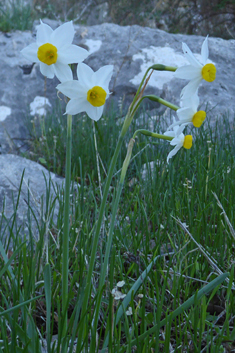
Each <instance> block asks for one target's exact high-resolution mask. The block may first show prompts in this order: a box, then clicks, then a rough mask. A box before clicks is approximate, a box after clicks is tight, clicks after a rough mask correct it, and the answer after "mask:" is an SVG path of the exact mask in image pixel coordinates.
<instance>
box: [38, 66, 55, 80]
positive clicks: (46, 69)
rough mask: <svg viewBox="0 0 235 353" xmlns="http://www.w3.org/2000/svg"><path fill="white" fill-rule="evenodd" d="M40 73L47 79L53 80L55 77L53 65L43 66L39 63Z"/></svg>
mask: <svg viewBox="0 0 235 353" xmlns="http://www.w3.org/2000/svg"><path fill="white" fill-rule="evenodd" d="M40 71H41V73H42V74H43V75H44V76H46V77H47V78H53V77H54V76H55V72H54V64H53V65H47V64H44V63H43V62H40Z"/></svg>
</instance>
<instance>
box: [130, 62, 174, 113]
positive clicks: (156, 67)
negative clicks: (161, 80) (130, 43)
mask: <svg viewBox="0 0 235 353" xmlns="http://www.w3.org/2000/svg"><path fill="white" fill-rule="evenodd" d="M150 70H157V71H172V72H174V71H176V70H177V67H174V66H165V65H161V64H155V65H152V66H150V67H149V68H148V69H147V70H146V72H145V74H144V77H143V79H142V81H141V83H140V85H139V88H138V90H137V92H136V95H135V97H134V99H133V102H132V103H131V106H130V111H132V110H133V107H134V105H135V103H136V101H137V99H138V97H139V93H140V91H141V88H142V86H143V84H144V82H145V79H146V77H147V75H148V73H149V71H150ZM162 104H163V103H162Z"/></svg>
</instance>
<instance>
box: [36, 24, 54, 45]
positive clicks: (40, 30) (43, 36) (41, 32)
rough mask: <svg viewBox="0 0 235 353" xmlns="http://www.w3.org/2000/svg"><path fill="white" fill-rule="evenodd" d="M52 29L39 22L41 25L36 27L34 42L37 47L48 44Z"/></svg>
mask: <svg viewBox="0 0 235 353" xmlns="http://www.w3.org/2000/svg"><path fill="white" fill-rule="evenodd" d="M52 33H53V29H52V28H51V27H50V26H48V25H47V24H46V23H43V22H42V21H41V24H40V25H39V26H38V27H37V34H36V42H37V44H38V46H40V45H42V44H45V43H48V42H49V38H50V36H51V34H52Z"/></svg>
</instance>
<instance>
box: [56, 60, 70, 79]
mask: <svg viewBox="0 0 235 353" xmlns="http://www.w3.org/2000/svg"><path fill="white" fill-rule="evenodd" d="M54 70H55V74H56V76H57V77H58V79H59V80H60V82H65V81H71V80H72V79H73V74H72V70H71V69H70V67H69V65H64V64H61V63H60V62H56V63H55V64H54Z"/></svg>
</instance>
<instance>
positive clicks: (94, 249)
mask: <svg viewBox="0 0 235 353" xmlns="http://www.w3.org/2000/svg"><path fill="white" fill-rule="evenodd" d="M165 68H166V67H165ZM168 68H170V69H171V70H170V71H175V70H176V68H172V67H168ZM159 69H160V70H161V71H162V70H164V65H160V66H159ZM150 70H157V65H153V66H151V67H150V68H148V70H147V71H146V73H145V75H144V77H143V79H142V81H141V83H140V86H139V88H138V90H137V93H136V95H135V97H134V100H133V102H132V104H131V105H130V107H129V109H128V113H127V115H126V118H125V121H124V124H123V127H122V131H121V133H120V136H119V139H118V143H117V146H116V149H115V152H114V155H113V157H112V160H111V163H110V166H109V170H108V175H107V179H106V183H105V187H104V193H103V198H102V202H101V205H100V210H99V216H98V220H97V225H96V229H95V234H94V238H93V246H92V251H91V257H90V263H89V268H88V273H87V278H86V287H85V291H84V301H83V305H82V312H81V317H85V315H86V311H87V305H88V301H89V298H90V290H91V282H92V281H91V280H92V273H93V270H94V265H95V259H96V252H97V247H98V242H99V236H100V229H101V225H102V221H103V216H104V212H105V206H106V201H107V197H108V193H109V187H110V184H111V180H112V177H113V172H114V168H115V165H116V161H117V158H118V155H119V152H120V149H121V145H122V142H123V139H124V136H125V134H126V132H127V130H128V128H129V126H130V124H131V121H132V119H133V117H134V115H135V113H136V111H137V109H138V107H139V102H138V103H137V104H136V101H137V100H138V98H139V93H140V92H141V88H142V86H143V84H144V82H145V79H146V77H147V75H148V72H149V71H150ZM120 182H121V179H120ZM103 268H104V269H105V266H103ZM83 330H84V325H81V330H80V332H79V338H78V341H77V347H78V351H79V349H81V346H82V340H83Z"/></svg>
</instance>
